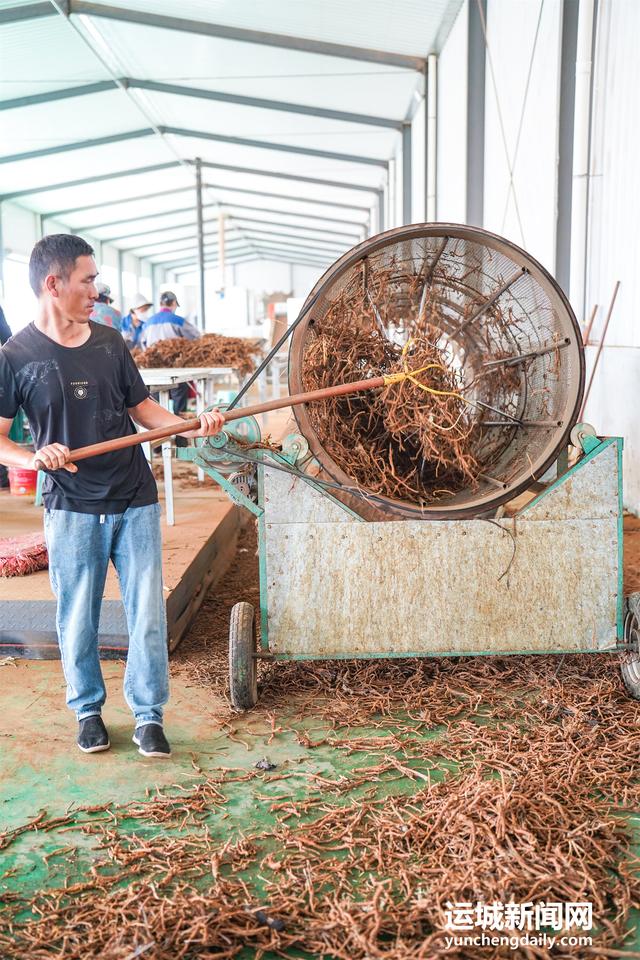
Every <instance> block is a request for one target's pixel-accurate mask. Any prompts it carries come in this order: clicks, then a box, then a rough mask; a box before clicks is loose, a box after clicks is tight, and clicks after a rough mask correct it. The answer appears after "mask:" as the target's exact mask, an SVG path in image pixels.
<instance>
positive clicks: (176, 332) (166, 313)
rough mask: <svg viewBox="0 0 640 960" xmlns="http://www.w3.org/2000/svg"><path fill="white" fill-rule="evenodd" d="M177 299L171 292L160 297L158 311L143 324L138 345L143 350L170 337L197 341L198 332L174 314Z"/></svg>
mask: <svg viewBox="0 0 640 960" xmlns="http://www.w3.org/2000/svg"><path fill="white" fill-rule="evenodd" d="M179 306H180V304H179V303H178V298H177V297H176V295H175V293H172V292H171V290H166V291H165V292H164V293H163V294H162V295H161V297H160V309H159V311H158V312H157V313H154V314H153V316H152V317H149V319H148V320H147V321H146V322H145V325H144V329H143V331H142V336H141V338H140V345H141V347H142V349H143V350H146V348H147V347H150V346H152V345H153V344H154V343H157V342H158V341H159V340H169V339H171V338H172V337H185V338H186V339H187V340H197V338H198V337H199V336H200V331H199V330H198V329H197V327H194V325H193V324H192V323H189V321H188V320H185V318H184V317H181V316H180V315H179V314H177V313H176V308H177V307H179Z"/></svg>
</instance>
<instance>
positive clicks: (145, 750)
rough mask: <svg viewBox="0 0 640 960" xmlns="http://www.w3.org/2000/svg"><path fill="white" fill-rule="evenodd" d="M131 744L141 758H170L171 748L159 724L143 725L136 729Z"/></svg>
mask: <svg viewBox="0 0 640 960" xmlns="http://www.w3.org/2000/svg"><path fill="white" fill-rule="evenodd" d="M133 742H134V743H135V745H136V746H137V748H138V753H141V754H142V756H143V757H170V756H171V747H170V746H169V741H168V740H167V738H166V737H165V735H164V730H163V729H162V724H161V723H145V724H143V725H142V726H140V727H136V729H135V732H134V734H133Z"/></svg>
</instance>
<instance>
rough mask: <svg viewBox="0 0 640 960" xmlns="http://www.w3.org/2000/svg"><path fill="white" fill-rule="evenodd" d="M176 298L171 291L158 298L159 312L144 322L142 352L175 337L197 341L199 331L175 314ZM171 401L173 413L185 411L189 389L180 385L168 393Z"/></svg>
mask: <svg viewBox="0 0 640 960" xmlns="http://www.w3.org/2000/svg"><path fill="white" fill-rule="evenodd" d="M179 306H180V304H179V303H178V298H177V297H176V295H175V293H173V292H172V291H171V290H166V291H165V292H164V293H163V294H162V295H161V297H160V310H159V311H158V312H157V313H154V315H153V316H152V317H149V319H148V320H146V321H145V324H144V326H143V328H142V333H141V334H140V346H141V347H142V349H143V350H146V348H147V347H150V346H152V345H153V344H154V343H159V342H160V341H161V340H170V339H172V338H175V337H184V338H185V339H186V340H197V339H198V337H199V336H200V331H199V330H198V329H197V327H194V326H193V324H192V323H189V321H188V320H185V318H184V317H181V316H180V315H179V314H177V313H176V308H177V307H179ZM170 396H171V400H172V401H173V412H174V413H183V412H184V411H185V410H186V409H187V398H188V396H189V387H188V385H187V384H186V383H180V384H178V386H177V387H174V388H173V390H172V391H171V393H170Z"/></svg>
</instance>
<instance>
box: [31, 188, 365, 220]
mask: <svg viewBox="0 0 640 960" xmlns="http://www.w3.org/2000/svg"><path fill="white" fill-rule="evenodd" d="M203 186H204V187H205V189H207V190H226V191H227V193H246V194H249V195H250V196H256V197H269V199H272V200H290V201H291V202H293V203H310V204H313V205H314V206H318V207H338V208H340V209H344V210H360V211H361V212H362V213H367V214H368V213H370V208H369V207H360V206H357V205H355V204H351V203H341V202H340V201H338V200H315V199H310V198H308V197H304V198H303V197H295V196H293V194H288V193H266V192H265V191H263V190H249V189H248V188H247V187H234V186H227V185H225V184H221V183H205V184H203ZM187 191H188V192H189V193H192V192H193V187H178V188H177V189H176V190H160V191H158V192H157V193H143V194H140V195H139V196H136V197H123V198H121V199H120V200H105V201H104V202H103V203H100V202H99V201H95V202H94V203H89V204H86V205H85V206H83V207H69V208H67V209H66V210H54V211H53V213H47V214H44V216H46V217H47V219H49V220H54V219H55V218H56V217H64V216H68V215H69V214H72V213H82V212H83V211H84V210H98V209H102V208H103V207H115V206H118V204H121V203H137V202H138V201H139V200H155V199H156V198H157V197H170V196H172V195H173V194H174V193H186V192H187ZM219 202H220V203H223V205H224V201H219ZM227 205H231V206H232V205H233V204H227ZM251 209H253V208H251ZM258 209H259V208H258ZM299 216H302V214H299ZM320 219H328V218H326V217H325V218H322V217H321V218H320ZM339 222H341V221H339ZM347 222H349V221H345V223H347ZM353 222H357V221H353ZM78 229H80V228H78Z"/></svg>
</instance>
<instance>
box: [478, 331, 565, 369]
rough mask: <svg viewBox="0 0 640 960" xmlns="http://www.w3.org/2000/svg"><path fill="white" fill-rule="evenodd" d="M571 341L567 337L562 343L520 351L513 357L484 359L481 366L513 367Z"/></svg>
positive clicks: (560, 347)
mask: <svg viewBox="0 0 640 960" xmlns="http://www.w3.org/2000/svg"><path fill="white" fill-rule="evenodd" d="M570 343H571V341H570V340H569V338H568V337H565V339H564V340H563V341H562V343H552V344H551V345H550V346H548V347H540V349H539V350H531V351H530V352H529V353H521V354H518V356H513V357H502V358H501V359H500V360H486V361H485V362H484V363H483V364H482V366H483V367H497V366H499V365H500V364H504V365H505V366H509V367H515V366H516V365H517V364H518V363H523V362H524V361H525V360H531V359H532V358H533V357H544V356H545V354H547V353H554V352H555V351H556V350H562V349H564V347H568V346H569V344H570Z"/></svg>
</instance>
